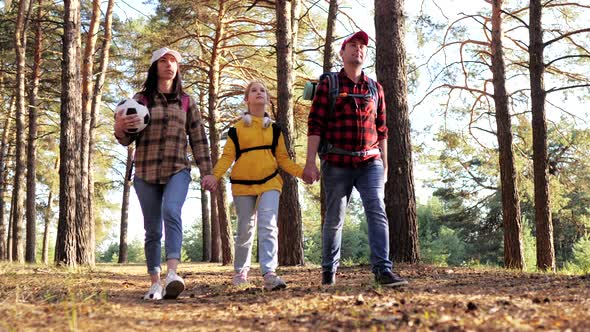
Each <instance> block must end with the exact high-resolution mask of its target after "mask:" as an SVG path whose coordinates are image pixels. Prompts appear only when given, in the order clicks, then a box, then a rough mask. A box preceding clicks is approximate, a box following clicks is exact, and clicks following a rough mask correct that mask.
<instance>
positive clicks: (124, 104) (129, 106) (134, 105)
mask: <svg viewBox="0 0 590 332" xmlns="http://www.w3.org/2000/svg"><path fill="white" fill-rule="evenodd" d="M120 111H123V112H122V113H123V114H125V115H133V114H137V116H139V118H140V119H141V120H142V121H141V123H140V124H139V126H137V127H135V128H128V129H127V132H128V133H130V134H137V133H139V132H140V131H142V130H144V129H145V127H147V125H148V124H149V123H150V112H149V110H148V108H147V107H145V105H143V104H142V103H141V102H138V101H137V100H135V99H133V98H128V99H123V100H122V101H121V102H120V103H119V104H118V105H117V108H116V109H115V112H116V113H119V112H120Z"/></svg>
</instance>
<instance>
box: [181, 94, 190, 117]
mask: <svg viewBox="0 0 590 332" xmlns="http://www.w3.org/2000/svg"><path fill="white" fill-rule="evenodd" d="M180 103H181V104H182V110H183V111H184V113H188V108H189V106H190V103H191V98H190V97H189V95H187V94H186V93H184V94H183V95H182V97H180Z"/></svg>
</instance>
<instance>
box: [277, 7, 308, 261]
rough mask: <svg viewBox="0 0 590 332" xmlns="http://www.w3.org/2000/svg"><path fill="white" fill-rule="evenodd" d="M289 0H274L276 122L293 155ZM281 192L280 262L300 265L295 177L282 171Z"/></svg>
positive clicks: (291, 155) (300, 254)
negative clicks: (275, 26) (275, 21)
mask: <svg viewBox="0 0 590 332" xmlns="http://www.w3.org/2000/svg"><path fill="white" fill-rule="evenodd" d="M290 4H292V3H291V2H288V1H286V0H277V1H276V17H277V28H276V38H277V82H278V83H277V89H278V91H277V123H278V124H279V126H280V127H281V129H282V131H283V136H284V138H285V144H286V145H287V151H288V152H289V156H290V157H291V158H295V149H293V146H292V145H291V142H292V140H293V131H294V129H293V91H292V89H293V87H292V85H293V84H292V83H293V74H292V71H293V62H292V59H293V55H292V53H293V40H292V37H293V35H292V33H291V22H290V21H291V12H292V7H290ZM281 176H282V177H283V180H284V183H283V192H282V194H281V198H280V203H279V215H278V224H279V264H281V265H301V264H303V263H304V257H303V227H302V222H301V207H300V205H299V193H298V191H297V180H296V179H295V178H294V177H293V176H291V175H289V174H287V173H286V172H283V171H281Z"/></svg>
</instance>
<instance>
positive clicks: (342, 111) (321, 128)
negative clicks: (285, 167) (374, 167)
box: [308, 70, 387, 168]
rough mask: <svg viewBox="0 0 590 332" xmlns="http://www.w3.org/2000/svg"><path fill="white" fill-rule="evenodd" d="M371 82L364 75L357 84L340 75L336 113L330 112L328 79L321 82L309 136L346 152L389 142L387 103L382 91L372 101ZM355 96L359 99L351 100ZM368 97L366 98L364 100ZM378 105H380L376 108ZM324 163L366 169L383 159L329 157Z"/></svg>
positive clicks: (325, 157)
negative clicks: (384, 140) (371, 163)
mask: <svg viewBox="0 0 590 332" xmlns="http://www.w3.org/2000/svg"><path fill="white" fill-rule="evenodd" d="M369 80H370V78H369V77H367V76H366V75H365V74H364V73H362V75H361V78H360V80H359V81H358V82H357V83H355V82H353V81H352V80H351V79H350V78H348V76H346V73H345V72H344V70H341V71H340V73H339V74H338V81H339V95H338V97H337V98H336V101H335V106H334V109H333V110H330V109H329V107H330V106H329V104H330V100H329V98H330V96H329V87H328V81H327V79H326V80H324V81H322V82H320V84H319V85H318V88H317V90H316V96H315V98H314V101H313V103H312V107H311V111H310V114H309V117H308V135H318V136H320V137H321V138H322V140H323V141H327V142H329V143H330V144H332V145H333V146H334V147H337V148H339V149H343V150H346V151H354V152H358V151H367V150H372V149H376V148H378V147H379V140H381V139H385V138H387V126H386V125H385V118H386V117H385V101H384V100H385V99H384V95H383V89H382V88H381V86H380V85H378V84H377V87H378V93H377V94H378V98H377V101H375V100H374V99H373V98H372V95H371V93H370V89H369ZM351 94H353V95H356V96H350V95H351ZM362 96H364V97H362ZM375 102H377V105H375ZM322 158H323V160H325V161H326V162H328V163H330V164H331V165H333V166H337V167H346V168H356V167H362V166H364V165H365V164H366V163H367V162H369V161H371V160H374V159H376V158H380V155H378V154H373V155H368V156H350V155H344V154H335V153H327V154H325V155H324V156H323V157H322Z"/></svg>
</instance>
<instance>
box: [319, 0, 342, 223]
mask: <svg viewBox="0 0 590 332" xmlns="http://www.w3.org/2000/svg"><path fill="white" fill-rule="evenodd" d="M338 1H339V0H330V7H329V9H328V18H327V24H328V26H327V28H326V42H325V43H324V64H323V70H324V73H327V72H330V71H332V68H333V67H334V58H335V55H334V46H333V45H332V44H333V43H334V39H335V38H336V17H337V15H338ZM322 202H323V200H322ZM322 205H323V204H322ZM323 218H324V217H323V213H322V219H323Z"/></svg>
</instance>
